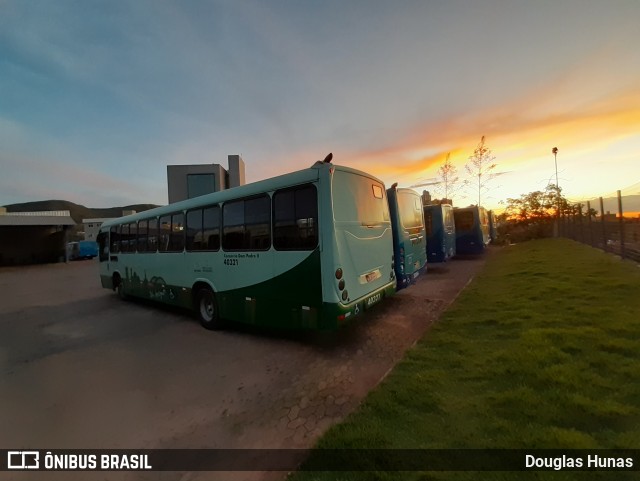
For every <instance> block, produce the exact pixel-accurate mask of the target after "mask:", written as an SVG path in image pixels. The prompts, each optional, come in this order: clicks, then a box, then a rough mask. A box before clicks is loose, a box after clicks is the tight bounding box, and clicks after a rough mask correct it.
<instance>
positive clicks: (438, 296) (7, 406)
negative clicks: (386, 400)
mask: <svg viewBox="0 0 640 481" xmlns="http://www.w3.org/2000/svg"><path fill="white" fill-rule="evenodd" d="M489 255H491V253H490V254H489ZM484 262H485V258H476V259H466V260H456V261H453V262H449V263H447V264H445V265H442V266H440V267H433V266H430V267H429V272H428V273H427V274H426V275H425V276H422V277H421V278H419V279H418V282H417V283H416V284H415V285H413V286H412V287H410V288H409V289H405V290H403V291H401V292H399V293H397V294H396V295H395V296H393V297H392V298H389V299H386V300H385V302H383V303H381V304H380V305H378V306H376V307H375V308H374V309H372V310H371V311H368V312H367V313H365V315H364V316H363V317H361V318H360V319H358V320H357V322H355V323H354V324H352V325H351V326H349V327H347V328H345V329H342V330H340V331H337V332H333V333H317V332H305V333H291V332H281V331H276V332H274V331H267V330H256V329H254V328H248V327H242V326H237V325H233V326H231V327H230V328H229V329H227V330H224V331H216V332H210V331H207V330H205V329H202V328H201V327H200V325H199V324H198V323H197V322H196V321H195V320H194V319H193V318H191V317H190V316H189V315H188V313H185V312H183V311H177V310H174V309H167V308H165V307H161V306H158V305H153V304H149V303H144V302H133V301H122V300H120V299H119V298H118V297H117V296H116V295H115V294H114V293H112V292H111V291H108V290H106V289H102V288H101V287H100V283H99V277H98V265H97V262H96V261H80V262H74V263H70V264H52V265H44V266H30V267H21V268H4V269H0V293H1V296H0V297H1V300H0V446H3V447H4V448H5V449H20V448H23V449H30V448H31V449H64V448H66V449H82V448H84V449H108V448H114V449H117V448H122V449H155V448H305V447H311V446H312V445H313V444H314V442H315V440H316V439H317V438H318V437H319V436H320V435H321V434H322V433H323V432H324V431H325V430H326V429H327V428H328V427H329V426H331V425H332V424H334V423H337V422H339V421H340V420H341V419H343V418H344V417H345V416H346V415H347V414H348V413H350V412H351V411H353V410H354V409H355V408H356V407H357V406H358V404H359V403H360V402H361V401H362V399H363V398H364V396H365V395H366V394H367V392H369V391H370V390H371V389H372V388H373V387H375V386H376V385H377V384H378V383H379V382H380V380H381V379H382V378H383V377H384V376H385V374H386V373H387V372H389V370H390V369H391V368H392V367H393V366H394V365H395V364H396V363H397V362H398V361H399V360H400V359H401V358H402V356H403V353H404V352H405V350H406V349H407V348H409V347H410V346H411V345H412V344H413V343H414V342H415V341H416V340H417V339H419V338H420V337H421V336H422V335H423V334H424V332H425V331H426V330H427V329H428V327H429V325H430V324H431V323H433V322H434V320H436V319H437V317H438V316H439V314H440V313H441V312H442V311H443V309H444V308H445V307H446V306H447V305H448V304H449V303H450V302H452V300H453V299H454V298H455V297H456V295H457V294H458V293H459V292H460V290H461V289H462V288H463V287H464V286H465V285H466V284H467V283H468V282H469V280H470V279H471V278H472V277H473V276H474V275H475V274H476V273H477V272H478V270H479V269H480V268H481V266H482V265H483V264H484ZM2 475H3V476H4V475H10V476H8V479H16V480H26V479H43V480H51V479H65V480H75V479H78V480H80V479H82V480H85V479H96V480H97V479H100V480H103V479H109V480H111V479H117V480H125V479H126V480H129V479H161V480H166V481H174V480H182V481H187V480H189V481H192V480H205V479H206V480H210V479H214V480H215V479H225V480H226V479H229V480H239V479H247V480H260V479H278V478H281V477H282V473H258V472H250V473H237V472H236V473H216V472H205V473H203V472H187V473H184V472H154V473H146V474H141V473H135V472H133V473H132V472H130V473H115V472H103V473H100V472H66V473H60V472H59V473H53V472H48V473H45V472H40V473H25V472H20V473H17V472H16V473H6V472H5V473H2ZM3 479H5V478H3Z"/></svg>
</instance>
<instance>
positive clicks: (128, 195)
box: [0, 0, 640, 207]
mask: <svg viewBox="0 0 640 481" xmlns="http://www.w3.org/2000/svg"><path fill="white" fill-rule="evenodd" d="M639 19H640V2H638V1H635V0H629V1H623V0H612V1H610V2H602V1H591V0H575V1H574V0H557V1H535V2H531V1H515V0H513V1H511V0H509V1H507V0H504V1H498V0H495V1H490V0H486V1H482V0H478V1H475V0H468V1H458V0H453V1H430V0H423V1H408V0H407V1H400V2H391V1H384V2H383V1H375V0H367V1H353V0H345V1H294V0H290V1H270V0H267V1H250V0H240V1H173V2H170V1H161V0H153V1H146V0H136V1H126V2H125V1H108V2H107V1H103V2H97V1H65V0H60V1H51V2H49V1H35V0H34V1H31V0H19V1H18V0H0V172H2V175H0V205H5V204H10V203H15V202H26V201H33V200H45V199H66V200H70V201H73V202H77V203H81V204H84V205H87V206H89V207H109V206H117V205H125V204H130V203H138V202H140V203H157V204H164V203H166V201H167V188H166V165H167V164H191V163H213V162H215V163H221V164H223V165H225V166H226V163H227V155H228V154H236V153H239V154H241V155H242V156H243V158H244V160H245V163H246V169H247V180H248V181H256V180H260V179H263V178H267V177H271V176H274V175H279V174H282V173H286V172H289V171H292V170H297V169H300V168H304V167H307V166H309V165H311V164H312V163H313V162H314V161H315V160H318V159H322V158H323V157H324V156H325V155H326V154H327V153H328V152H333V153H334V162H335V163H337V164H342V165H349V166H352V167H356V168H361V169H363V170H366V171H369V172H371V173H373V174H376V175H378V176H379V177H380V178H382V179H383V180H384V181H385V182H386V183H388V184H391V183H392V182H399V184H400V185H401V186H409V185H413V184H416V183H419V182H421V181H427V182H428V181H429V180H430V179H432V178H434V177H437V169H438V167H439V165H441V163H442V162H443V161H444V158H445V157H446V154H447V153H450V154H451V159H452V161H453V162H454V164H455V165H457V166H458V170H459V174H460V177H464V164H465V163H466V161H467V159H468V157H469V156H470V155H471V154H472V152H473V149H474V147H475V145H476V144H477V143H478V141H479V140H480V137H481V136H483V135H485V136H486V139H487V144H488V145H489V147H490V148H491V149H492V151H493V155H495V157H496V159H495V162H496V163H497V164H498V167H497V169H496V170H497V171H500V172H508V173H506V174H504V175H502V176H500V177H498V178H496V179H495V180H494V181H493V183H492V185H491V190H490V192H488V193H487V194H485V200H484V201H483V203H485V204H487V205H489V206H490V207H491V206H495V205H497V202H498V201H499V200H503V199H506V198H507V197H517V196H519V195H520V194H522V193H526V192H530V191H532V190H538V189H543V188H544V187H545V186H546V184H547V183H548V182H549V179H550V178H551V176H553V175H554V163H553V156H552V154H551V148H552V147H554V146H557V147H558V148H559V154H558V166H559V170H560V184H561V186H563V188H564V191H565V193H566V194H567V196H568V197H570V198H575V199H579V198H586V197H592V196H596V195H603V194H609V193H611V192H613V191H615V190H617V189H624V188H626V187H627V186H631V185H634V184H636V183H637V182H638V181H640V174H639V173H638V172H639V169H638V165H640V161H639V157H640V54H638V47H639V46H640V33H638V32H639V30H640V29H638V28H637V25H638V20H639ZM552 180H553V179H552ZM418 190H421V189H418ZM632 190H633V189H632ZM628 193H630V194H631V193H636V192H635V191H634V192H628ZM461 197H462V196H461ZM473 198H474V193H473V192H469V196H468V198H464V197H462V198H460V199H459V204H466V203H469V202H471V201H473Z"/></svg>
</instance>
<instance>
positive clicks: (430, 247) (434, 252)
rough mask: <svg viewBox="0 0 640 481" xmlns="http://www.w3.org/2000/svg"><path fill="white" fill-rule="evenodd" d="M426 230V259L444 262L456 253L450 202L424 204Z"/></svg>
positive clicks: (454, 229)
mask: <svg viewBox="0 0 640 481" xmlns="http://www.w3.org/2000/svg"><path fill="white" fill-rule="evenodd" d="M424 224H425V228H426V231H427V261H428V262H436V263H437V262H446V261H448V260H449V259H451V258H452V257H453V256H455V255H456V226H455V223H454V221H453V207H452V206H451V205H450V204H429V205H425V206H424Z"/></svg>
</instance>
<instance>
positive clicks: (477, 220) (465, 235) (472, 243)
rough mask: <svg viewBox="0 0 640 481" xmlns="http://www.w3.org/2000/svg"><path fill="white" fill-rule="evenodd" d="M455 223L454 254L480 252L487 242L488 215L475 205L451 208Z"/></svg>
mask: <svg viewBox="0 0 640 481" xmlns="http://www.w3.org/2000/svg"><path fill="white" fill-rule="evenodd" d="M453 218H454V221H455V224H456V255H476V254H482V253H483V252H484V250H485V247H486V246H487V244H488V243H489V240H490V237H489V216H488V215H487V210H486V209H485V208H484V207H478V206H475V205H472V206H469V207H464V208H460V209H458V208H456V209H453Z"/></svg>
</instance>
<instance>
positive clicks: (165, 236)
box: [158, 215, 171, 252]
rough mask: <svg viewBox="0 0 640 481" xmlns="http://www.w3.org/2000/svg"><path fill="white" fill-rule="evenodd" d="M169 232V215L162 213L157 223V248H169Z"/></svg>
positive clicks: (161, 249)
mask: <svg viewBox="0 0 640 481" xmlns="http://www.w3.org/2000/svg"><path fill="white" fill-rule="evenodd" d="M170 234H171V216H170V215H163V216H162V217H160V219H159V223H158V250H159V251H160V252H167V251H168V250H169V238H170Z"/></svg>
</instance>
